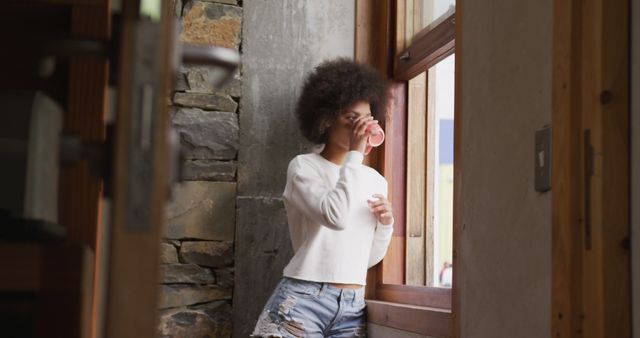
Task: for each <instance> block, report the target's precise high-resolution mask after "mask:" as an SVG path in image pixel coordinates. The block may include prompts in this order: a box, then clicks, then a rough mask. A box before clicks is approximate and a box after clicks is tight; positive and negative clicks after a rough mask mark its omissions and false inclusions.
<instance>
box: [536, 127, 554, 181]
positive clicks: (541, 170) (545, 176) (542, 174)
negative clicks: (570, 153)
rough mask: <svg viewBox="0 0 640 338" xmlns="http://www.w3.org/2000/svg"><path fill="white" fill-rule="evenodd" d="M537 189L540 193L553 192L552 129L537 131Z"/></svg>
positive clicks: (546, 128) (545, 128)
mask: <svg viewBox="0 0 640 338" xmlns="http://www.w3.org/2000/svg"><path fill="white" fill-rule="evenodd" d="M534 162H535V164H534V168H535V189H536V190H537V191H540V192H545V191H549V190H551V127H549V126H547V127H543V128H542V129H540V130H537V131H536V145H535V154H534Z"/></svg>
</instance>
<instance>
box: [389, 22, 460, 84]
mask: <svg viewBox="0 0 640 338" xmlns="http://www.w3.org/2000/svg"><path fill="white" fill-rule="evenodd" d="M455 16H456V14H455V13H454V14H451V15H450V16H449V17H448V18H447V19H445V20H444V21H443V22H441V23H440V24H438V25H437V26H435V27H434V28H433V29H432V30H430V31H429V32H428V33H426V34H424V35H422V36H419V37H417V38H416V39H414V40H413V41H412V43H411V45H410V46H409V47H408V48H407V49H405V50H404V51H402V52H401V53H399V54H398V55H397V56H396V62H395V64H396V68H395V69H394V72H393V74H394V76H393V77H394V79H396V80H398V81H401V80H405V81H406V80H409V79H411V78H414V77H416V76H418V75H419V74H420V73H422V72H424V71H426V70H427V69H429V68H430V67H432V66H433V65H435V64H436V63H438V62H439V61H441V60H443V59H444V58H446V57H447V56H449V55H451V54H453V53H454V51H455V33H456V25H455V22H456V20H455ZM404 56H407V58H405V57H404Z"/></svg>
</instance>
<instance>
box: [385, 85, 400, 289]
mask: <svg viewBox="0 0 640 338" xmlns="http://www.w3.org/2000/svg"><path fill="white" fill-rule="evenodd" d="M391 93H392V99H391V108H390V113H389V118H388V121H389V126H390V127H389V128H387V139H386V142H385V143H386V144H385V154H387V156H385V159H384V160H385V167H384V173H385V177H386V178H387V181H388V182H389V190H390V191H389V200H390V201H391V205H392V207H393V212H394V218H395V223H394V225H393V239H392V241H391V244H390V245H389V248H388V249H387V256H386V257H385V259H384V260H383V261H382V263H381V273H382V276H381V278H379V279H378V284H404V283H405V274H404V271H405V269H404V266H405V250H406V243H405V241H404V238H405V232H406V210H405V205H406V203H405V200H406V185H405V182H406V176H407V173H406V163H407V154H406V151H405V149H406V132H407V119H406V108H405V107H406V101H407V97H406V95H407V85H406V83H394V84H393V85H392V88H391Z"/></svg>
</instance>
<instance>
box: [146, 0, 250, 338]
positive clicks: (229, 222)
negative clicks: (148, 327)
mask: <svg viewBox="0 0 640 338" xmlns="http://www.w3.org/2000/svg"><path fill="white" fill-rule="evenodd" d="M174 3H175V13H176V15H177V16H180V17H181V18H182V33H181V36H180V39H181V40H182V41H183V42H186V43H190V44H203V45H215V46H223V47H227V48H234V49H236V50H240V48H241V28H242V26H241V25H242V15H243V11H242V7H241V6H240V5H241V4H239V3H238V1H233V0H219V1H209V0H206V1H205V0H201V1H199V0H198V1H197V0H193V1H184V0H183V1H180V0H174ZM240 74H241V70H240V71H238V73H237V74H236V75H235V76H234V78H233V79H232V80H231V81H230V82H229V83H227V85H226V86H225V87H224V88H221V89H218V90H214V89H213V88H212V86H211V84H210V82H209V80H210V79H211V78H212V77H214V76H215V75H216V74H215V69H212V68H207V67H192V66H189V67H184V68H183V69H182V72H181V74H180V76H179V78H178V79H177V81H176V87H175V91H174V92H173V93H172V98H171V102H172V106H173V109H172V118H171V121H172V124H173V127H174V129H175V130H176V131H178V133H179V135H180V143H181V145H182V152H183V155H184V163H183V168H182V178H183V180H184V181H183V182H182V183H181V184H179V185H177V186H176V187H175V188H174V190H173V192H172V202H171V204H170V205H169V206H168V208H167V209H168V210H167V219H166V232H165V238H164V241H163V243H162V255H161V263H162V265H161V272H162V275H163V277H162V280H161V281H160V283H161V284H162V287H161V290H162V291H161V297H160V305H159V307H160V322H159V331H160V335H161V336H162V337H230V336H231V331H232V319H231V318H232V316H231V300H232V292H233V286H234V236H235V223H236V214H235V208H236V166H237V164H236V159H237V153H238V144H239V131H240V130H239V126H238V102H239V100H240V96H241V86H240V83H241V76H240Z"/></svg>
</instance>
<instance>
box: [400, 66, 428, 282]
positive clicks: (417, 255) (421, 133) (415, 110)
mask: <svg viewBox="0 0 640 338" xmlns="http://www.w3.org/2000/svg"><path fill="white" fill-rule="evenodd" d="M407 109H408V114H407V140H412V142H407V147H406V152H407V177H406V181H405V185H406V187H407V188H406V189H407V197H406V200H407V202H406V206H405V208H406V222H407V223H406V235H405V240H406V241H407V244H406V245H407V246H406V248H407V252H406V255H407V258H406V267H405V283H406V284H408V285H426V284H425V283H426V282H427V280H426V275H427V273H426V271H425V268H426V265H427V264H426V261H425V257H426V249H427V247H426V242H427V241H426V238H427V233H426V231H425V230H426V229H425V228H426V226H425V221H426V220H427V219H428V218H429V215H428V214H427V212H426V208H425V206H427V205H428V204H429V201H428V200H427V194H426V192H427V180H428V179H429V178H430V176H431V175H430V174H431V172H430V171H429V169H432V168H429V166H428V165H427V148H429V147H428V146H426V144H427V137H429V136H430V135H429V134H428V132H427V127H428V126H427V120H428V116H429V112H428V111H427V76H426V73H421V74H420V75H418V76H416V77H414V78H413V79H411V80H409V100H408V107H407Z"/></svg>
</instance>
